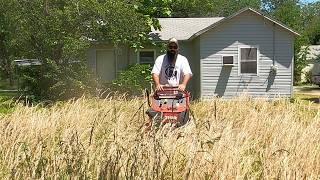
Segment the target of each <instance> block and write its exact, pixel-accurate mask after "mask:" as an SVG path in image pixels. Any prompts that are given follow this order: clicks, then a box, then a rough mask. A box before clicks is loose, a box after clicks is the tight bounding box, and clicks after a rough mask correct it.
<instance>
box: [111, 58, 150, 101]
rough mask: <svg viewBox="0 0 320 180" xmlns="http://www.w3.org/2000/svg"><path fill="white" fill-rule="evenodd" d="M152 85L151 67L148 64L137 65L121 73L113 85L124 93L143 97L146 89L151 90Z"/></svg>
mask: <svg viewBox="0 0 320 180" xmlns="http://www.w3.org/2000/svg"><path fill="white" fill-rule="evenodd" d="M151 84H152V76H151V67H150V65H146V64H135V65H132V66H129V67H128V69H126V70H124V71H123V72H121V73H120V74H119V76H118V78H117V79H116V80H114V81H113V85H115V87H117V89H120V90H121V91H123V92H127V93H129V94H132V95H141V92H142V91H143V90H144V89H149V90H150V87H151Z"/></svg>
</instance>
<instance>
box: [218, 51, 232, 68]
mask: <svg viewBox="0 0 320 180" xmlns="http://www.w3.org/2000/svg"><path fill="white" fill-rule="evenodd" d="M220 56H221V65H222V66H235V57H234V56H235V55H230V54H220ZM225 56H232V57H233V64H223V57H225Z"/></svg>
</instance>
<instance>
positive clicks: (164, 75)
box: [151, 54, 192, 86]
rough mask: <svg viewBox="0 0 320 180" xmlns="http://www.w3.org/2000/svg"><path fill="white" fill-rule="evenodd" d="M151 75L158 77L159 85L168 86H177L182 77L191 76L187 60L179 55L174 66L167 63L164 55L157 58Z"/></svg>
mask: <svg viewBox="0 0 320 180" xmlns="http://www.w3.org/2000/svg"><path fill="white" fill-rule="evenodd" d="M151 73H152V74H157V75H159V78H160V84H161V85H166V84H169V85H170V86H178V85H179V84H181V83H182V81H183V76H184V75H186V74H190V75H192V72H191V69H190V66H189V62H188V60H187V58H186V57H184V56H182V55H180V54H178V56H177V59H176V63H175V65H172V64H171V63H169V61H168V57H167V55H166V54H164V55H161V56H159V57H158V58H157V59H156V61H155V64H154V66H153V69H152V71H151Z"/></svg>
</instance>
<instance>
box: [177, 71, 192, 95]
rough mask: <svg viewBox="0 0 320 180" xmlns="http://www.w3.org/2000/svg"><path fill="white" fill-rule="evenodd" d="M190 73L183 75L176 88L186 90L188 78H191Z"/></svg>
mask: <svg viewBox="0 0 320 180" xmlns="http://www.w3.org/2000/svg"><path fill="white" fill-rule="evenodd" d="M191 77H192V75H191V74H186V75H184V76H183V81H182V83H181V84H179V86H178V89H179V90H181V91H184V90H186V87H187V84H188V82H189V80H190V79H191Z"/></svg>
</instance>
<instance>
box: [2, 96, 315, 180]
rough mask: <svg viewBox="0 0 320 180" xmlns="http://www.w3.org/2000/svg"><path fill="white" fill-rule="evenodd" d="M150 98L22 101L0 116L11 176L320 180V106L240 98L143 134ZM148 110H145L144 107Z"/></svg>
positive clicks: (5, 166)
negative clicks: (49, 104) (178, 125)
mask: <svg viewBox="0 0 320 180" xmlns="http://www.w3.org/2000/svg"><path fill="white" fill-rule="evenodd" d="M142 103H143V102H142V100H139V99H133V100H126V99H124V98H118V99H112V98H109V99H105V100H98V99H86V98H82V99H79V100H76V101H70V102H68V103H60V104H59V103H58V104H56V105H54V106H52V107H50V108H41V107H39V106H36V107H23V106H18V107H17V108H16V110H15V111H14V112H13V113H12V114H9V115H6V116H3V117H1V119H0V137H1V138H0V178H1V179H3V178H4V179H47V178H48V179H67V178H76V179H303V178H307V179H317V178H318V179H319V178H320V112H319V109H312V108H311V107H309V106H305V105H304V104H300V103H299V102H296V103H290V102H289V101H286V100H281V101H272V102H268V101H265V100H252V99H250V98H247V97H240V98H237V99H234V100H228V101H224V100H221V99H214V100H212V101H204V102H197V103H194V104H193V105H192V111H193V112H194V118H193V120H192V121H191V122H190V123H188V124H187V125H186V126H184V127H182V128H179V129H176V130H174V131H170V130H169V128H164V129H162V130H159V131H158V132H149V133H143V132H142V129H143V125H144V122H145V121H146V116H145V114H144V111H145V110H146V105H143V106H141V104H142ZM139 108H140V109H139Z"/></svg>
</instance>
